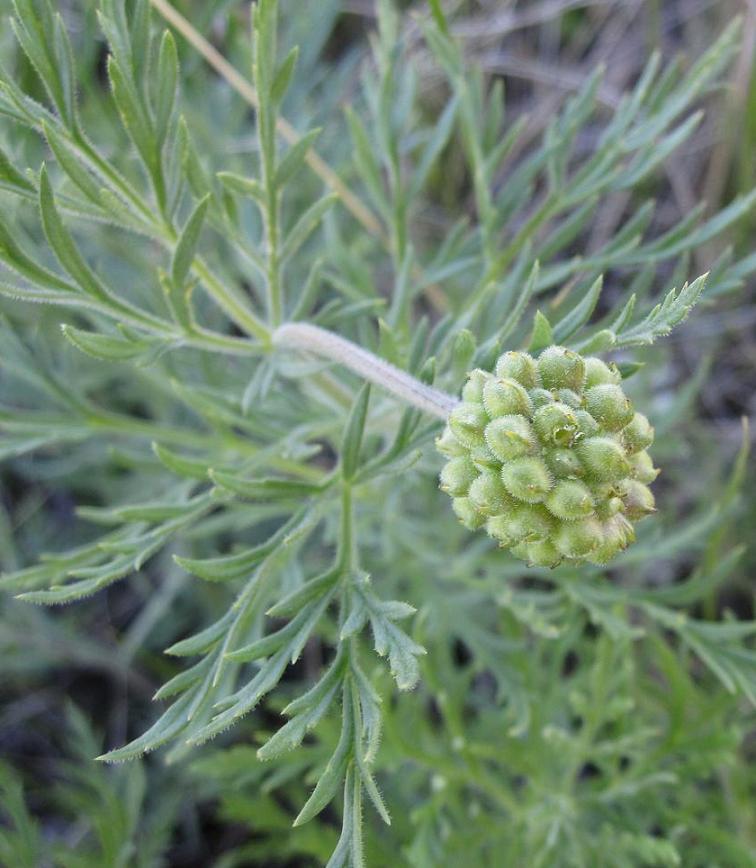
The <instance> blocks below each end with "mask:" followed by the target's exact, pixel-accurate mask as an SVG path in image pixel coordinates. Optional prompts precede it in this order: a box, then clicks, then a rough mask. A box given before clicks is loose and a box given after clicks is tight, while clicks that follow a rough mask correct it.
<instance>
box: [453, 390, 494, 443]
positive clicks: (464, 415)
mask: <svg viewBox="0 0 756 868" xmlns="http://www.w3.org/2000/svg"><path fill="white" fill-rule="evenodd" d="M487 424H488V416H486V411H485V410H484V409H483V407H482V405H481V404H474V403H472V402H469V401H465V402H463V403H462V404H457V406H456V407H455V408H454V409H453V410H452V411H451V413H450V415H449V427H450V428H451V430H452V434H454V436H455V437H456V438H457V440H459V442H460V443H462V444H463V445H464V446H467V447H468V449H472V448H473V447H475V446H483V444H484V443H485V440H484V438H483V429H484V428H485V427H486V425H487Z"/></svg>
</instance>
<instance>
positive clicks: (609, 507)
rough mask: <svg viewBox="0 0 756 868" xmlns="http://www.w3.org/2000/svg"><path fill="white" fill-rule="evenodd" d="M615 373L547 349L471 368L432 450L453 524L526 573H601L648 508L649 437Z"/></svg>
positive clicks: (649, 430) (647, 426)
mask: <svg viewBox="0 0 756 868" xmlns="http://www.w3.org/2000/svg"><path fill="white" fill-rule="evenodd" d="M620 382H621V376H620V373H619V371H618V370H617V368H616V366H614V365H607V364H605V363H604V362H602V361H601V360H600V359H596V358H583V357H582V356H580V355H578V354H577V353H575V352H572V351H571V350H567V349H565V348H564V347H548V348H547V349H545V350H544V351H543V352H542V353H541V354H540V356H539V357H538V359H537V360H536V359H534V358H533V357H532V356H530V355H528V353H520V352H507V353H504V355H502V356H501V357H500V358H499V360H498V361H497V363H496V370H495V372H494V373H489V372H487V371H482V370H475V371H472V372H471V373H470V374H469V376H468V380H467V384H466V385H465V387H464V389H463V390H462V402H461V403H460V404H458V405H457V406H456V407H455V408H454V409H453V410H452V412H451V414H450V416H449V419H448V422H447V425H446V429H445V430H444V433H443V434H442V436H441V437H439V438H438V440H437V441H436V445H437V447H438V450H439V451H440V452H441V453H442V454H443V455H445V456H446V457H447V458H448V459H449V460H448V462H447V463H446V465H445V466H444V468H443V470H442V471H441V488H442V490H444V491H446V492H448V493H449V494H450V495H451V497H452V498H453V501H452V505H453V508H454V511H455V513H456V514H457V516H458V517H459V519H460V521H461V522H462V524H464V525H465V526H466V527H468V528H470V529H471V530H474V529H476V528H481V527H485V529H486V531H487V532H488V533H489V534H490V536H492V537H494V539H496V540H497V541H498V542H499V543H500V545H501V546H502V547H503V548H508V549H510V550H511V551H512V554H514V555H515V556H516V557H519V558H521V559H522V560H525V561H527V562H528V563H530V564H532V565H538V566H548V567H554V566H556V565H557V564H559V563H560V562H562V561H569V562H573V563H575V562H581V561H590V562H591V563H596V564H605V563H606V562H607V561H609V560H610V559H611V558H612V557H614V556H615V555H616V554H617V553H618V552H620V551H622V550H623V549H624V548H626V547H627V546H628V545H629V544H630V543H631V542H632V541H633V540H634V539H635V531H634V528H633V524H634V522H636V521H637V520H638V519H641V518H643V516H645V515H647V514H648V513H650V512H653V511H654V496H653V494H652V493H651V491H650V489H649V488H648V486H649V484H650V483H651V482H653V480H654V479H655V478H656V476H657V474H658V472H659V471H658V470H656V469H655V468H654V466H653V464H652V462H651V458H650V457H649V454H648V452H647V451H646V449H647V448H648V447H649V446H650V445H651V443H652V442H653V439H654V430H653V428H652V427H651V425H650V424H649V422H648V419H646V417H645V416H643V415H642V414H641V413H636V412H635V411H634V410H633V407H632V405H631V403H630V401H629V400H628V399H627V397H626V395H625V393H624V392H623V391H622V387H621V385H620Z"/></svg>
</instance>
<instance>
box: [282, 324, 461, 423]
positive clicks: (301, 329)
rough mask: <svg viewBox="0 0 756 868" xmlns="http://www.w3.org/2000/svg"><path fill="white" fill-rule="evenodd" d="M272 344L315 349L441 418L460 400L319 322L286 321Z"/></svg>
mask: <svg viewBox="0 0 756 868" xmlns="http://www.w3.org/2000/svg"><path fill="white" fill-rule="evenodd" d="M273 344H274V345H275V346H278V347H289V348H291V349H297V350H303V351H305V352H310V353H315V355H318V356H321V357H322V358H325V359H329V360H330V361H332V362H336V363H337V364H339V365H343V366H344V367H345V368H349V370H351V371H354V373H355V374H358V375H359V376H360V377H362V378H363V379H364V380H368V381H369V382H371V383H375V384H376V385H377V386H381V387H382V388H383V389H386V391H388V392H391V393H392V394H393V395H396V396H397V397H398V398H401V399H402V400H404V401H406V402H407V403H408V404H411V405H412V406H413V407H417V408H418V409H419V410H423V411H425V412H426V413H430V414H432V415H434V416H438V417H439V418H441V419H446V418H447V417H448V416H449V413H451V411H452V410H453V409H454V408H455V407H456V406H457V404H458V403H459V401H458V399H457V398H455V397H454V396H453V395H449V394H447V393H446V392H442V391H440V390H439V389H434V388H433V387H432V386H427V385H426V384H425V383H421V382H420V381H419V380H417V379H415V378H414V377H413V376H411V375H410V374H408V373H407V372H406V371H402V370H400V369H399V368H397V367H396V366H395V365H392V364H391V363H390V362H387V361H386V360H385V359H381V358H379V357H378V356H376V355H374V354H373V353H371V352H369V351H368V350H365V349H363V348H362V347H360V346H357V344H354V343H352V342H351V341H349V340H347V339H346V338H343V337H341V336H340V335H337V334H334V333H333V332H330V331H327V330H326V329H323V328H320V327H319V326H313V325H308V324H306V323H285V324H284V325H282V326H280V327H279V328H278V329H276V331H275V332H274V334H273Z"/></svg>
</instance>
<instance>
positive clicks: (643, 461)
mask: <svg viewBox="0 0 756 868" xmlns="http://www.w3.org/2000/svg"><path fill="white" fill-rule="evenodd" d="M628 461H629V462H630V475H631V476H632V478H633V479H637V480H638V482H642V483H643V484H644V485H651V483H652V482H653V481H654V480H655V479H656V477H657V476H658V475H659V471H658V470H657V469H656V468H655V467H654V465H653V462H652V461H651V456H650V455H649V454H648V452H646V451H645V449H644V450H643V452H636V453H635V455H631V456H630V457H629V459H628Z"/></svg>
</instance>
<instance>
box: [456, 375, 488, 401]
mask: <svg viewBox="0 0 756 868" xmlns="http://www.w3.org/2000/svg"><path fill="white" fill-rule="evenodd" d="M490 377H491V375H490V374H489V373H488V371H482V370H481V369H480V368H475V370H474V371H470V373H469V374H468V375H467V382H466V383H465V385H464V387H463V389H462V400H463V401H470V402H472V403H478V404H479V403H480V402H481V401H482V399H483V387H484V386H485V384H486V381H487V380H488V379H490Z"/></svg>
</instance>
